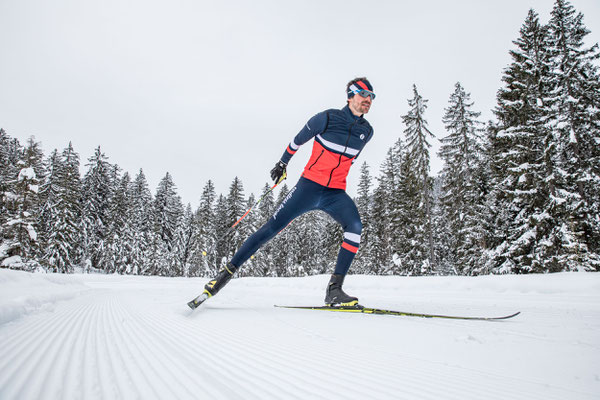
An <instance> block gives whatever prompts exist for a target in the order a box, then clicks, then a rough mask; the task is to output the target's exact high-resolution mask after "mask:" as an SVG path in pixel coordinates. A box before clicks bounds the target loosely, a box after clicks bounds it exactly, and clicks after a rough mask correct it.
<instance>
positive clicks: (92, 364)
mask: <svg viewBox="0 0 600 400" xmlns="http://www.w3.org/2000/svg"><path fill="white" fill-rule="evenodd" d="M327 279H328V277H327V276H323V275H321V276H313V277H305V278H241V279H234V280H233V281H231V283H230V284H229V285H228V286H227V287H226V288H225V289H223V291H222V292H221V293H219V294H218V295H217V296H215V297H214V298H212V299H209V300H208V301H207V302H206V303H205V304H204V305H203V306H202V307H201V308H200V309H198V310H196V311H194V312H192V311H191V310H189V309H188V308H187V306H186V302H187V301H189V300H190V299H191V298H193V297H194V296H196V295H197V294H198V293H199V292H200V291H201V289H202V286H203V285H204V283H205V282H206V279H202V278H193V279H186V278H159V277H136V276H119V275H79V274H78V275H54V274H29V273H24V272H19V271H10V270H0V343H2V346H1V347H0V398H2V399H4V398H6V399H9V398H10V399H17V398H18V399H21V398H23V399H29V398H41V397H43V398H45V399H73V398H85V399H96V398H144V399H152V398H173V399H175V398H177V399H201V398H211V399H320V398H328V399H359V398H360V399H417V400H418V399H461V400H469V399H482V398H485V399H486V400H488V399H490V400H491V399H527V400H532V399H544V400H550V399H561V400H562V399H570V400H571V399H597V398H599V397H600V372H598V371H600V335H599V334H598V332H599V331H600V274H597V273H561V274H551V275H519V276H516V275H503V276H481V277H397V276H385V277H383V276H355V275H350V276H348V277H347V278H346V284H345V289H347V291H348V292H349V293H350V294H355V295H358V296H360V298H361V302H362V303H363V304H366V305H369V306H373V307H379V308H390V309H398V310H402V311H416V312H429V313H443V314H456V315H462V314H464V315H485V316H498V315H505V314H508V313H512V312H515V311H521V315H519V316H517V317H515V318H513V319H511V320H506V321H501V322H482V321H457V320H442V319H424V318H410V317H391V316H375V315H361V314H343V313H326V312H315V311H304V310H289V309H278V308H274V307H273V305H274V304H284V305H313V304H317V305H318V304H321V302H322V299H323V296H324V286H325V284H326V282H327Z"/></svg>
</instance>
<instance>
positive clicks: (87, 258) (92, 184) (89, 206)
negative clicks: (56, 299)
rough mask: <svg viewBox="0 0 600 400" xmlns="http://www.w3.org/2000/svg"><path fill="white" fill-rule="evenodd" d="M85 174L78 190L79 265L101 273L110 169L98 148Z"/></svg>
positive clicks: (108, 212) (109, 208)
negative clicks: (81, 233) (81, 223)
mask: <svg viewBox="0 0 600 400" xmlns="http://www.w3.org/2000/svg"><path fill="white" fill-rule="evenodd" d="M86 166H87V167H88V170H87V172H86V174H85V175H84V178H83V186H82V203H83V204H82V218H83V241H82V248H83V258H84V259H83V262H84V263H85V265H86V268H87V266H88V265H89V266H91V267H92V268H95V269H100V270H105V269H106V268H107V263H106V260H105V258H104V257H105V255H106V253H105V246H106V237H107V234H108V227H109V223H110V211H111V204H110V201H111V197H112V192H111V188H112V187H113V183H112V182H111V174H110V172H111V165H110V164H109V163H108V158H107V157H106V155H104V153H102V151H101V150H100V147H98V148H96V150H95V152H94V154H93V155H92V156H91V157H90V158H89V159H88V163H87V164H86Z"/></svg>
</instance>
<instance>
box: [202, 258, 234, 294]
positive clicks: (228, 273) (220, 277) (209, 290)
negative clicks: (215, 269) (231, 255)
mask: <svg viewBox="0 0 600 400" xmlns="http://www.w3.org/2000/svg"><path fill="white" fill-rule="evenodd" d="M235 271H237V267H235V266H234V265H233V264H231V263H228V264H227V265H226V266H225V268H223V269H222V270H220V271H219V273H218V274H217V276H216V277H215V278H214V279H211V280H210V282H208V283H207V284H206V285H204V293H206V294H207V295H208V297H212V296H214V295H215V294H217V293H218V292H219V290H221V289H223V286H225V285H227V282H229V281H230V280H231V278H232V277H233V274H235Z"/></svg>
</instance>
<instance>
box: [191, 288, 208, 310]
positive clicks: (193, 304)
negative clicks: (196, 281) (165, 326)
mask: <svg viewBox="0 0 600 400" xmlns="http://www.w3.org/2000/svg"><path fill="white" fill-rule="evenodd" d="M209 297H210V296H209V295H208V294H206V292H204V293H202V294H201V295H200V296H198V297H196V298H195V299H194V300H192V301H190V302H188V303H187V305H188V307H190V308H191V309H192V310H195V309H196V308H198V307H199V306H200V304H202V303H204V302H205V301H206V300H207V299H208V298H209Z"/></svg>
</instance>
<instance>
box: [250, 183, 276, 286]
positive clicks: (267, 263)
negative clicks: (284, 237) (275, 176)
mask: <svg viewBox="0 0 600 400" xmlns="http://www.w3.org/2000/svg"><path fill="white" fill-rule="evenodd" d="M261 196H262V197H263V199H262V201H261V202H260V204H259V205H258V210H257V211H258V212H257V221H258V222H259V223H258V226H262V225H264V224H265V223H267V221H268V220H269V219H270V218H271V216H272V215H273V212H274V211H275V199H274V195H273V192H272V191H271V186H270V185H269V184H268V183H265V185H264V186H263V189H262V193H261ZM272 268H273V241H270V242H268V243H266V244H265V245H264V246H263V247H261V249H260V251H258V252H257V253H256V254H255V258H254V268H253V275H254V276H269V275H270V274H271V271H272Z"/></svg>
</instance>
